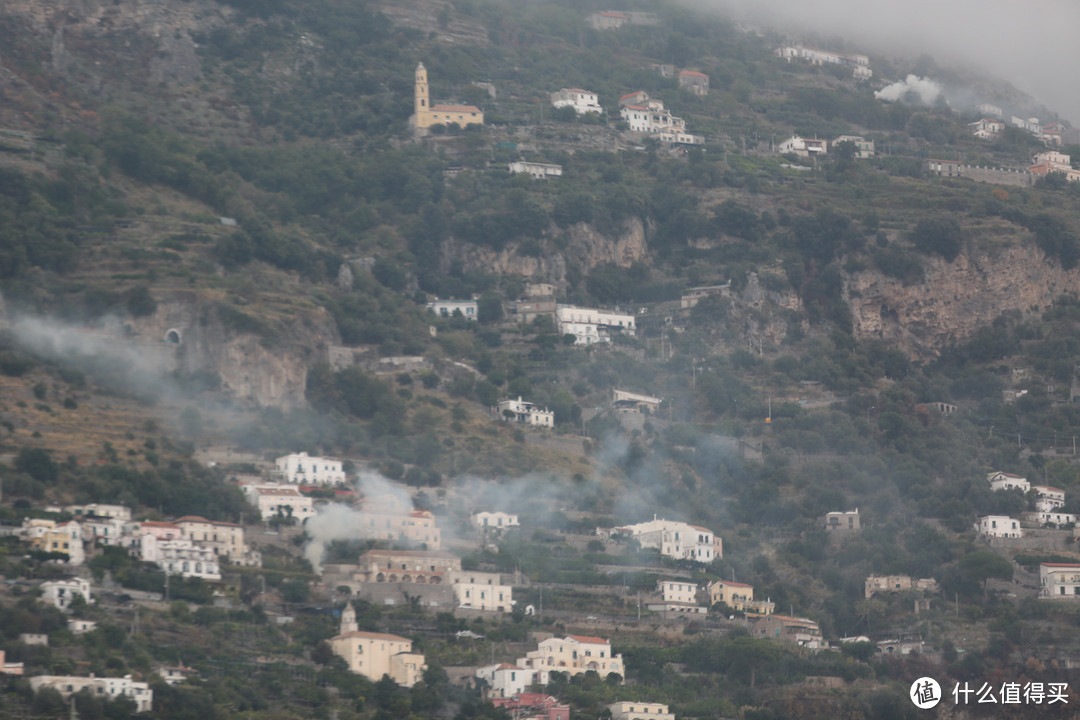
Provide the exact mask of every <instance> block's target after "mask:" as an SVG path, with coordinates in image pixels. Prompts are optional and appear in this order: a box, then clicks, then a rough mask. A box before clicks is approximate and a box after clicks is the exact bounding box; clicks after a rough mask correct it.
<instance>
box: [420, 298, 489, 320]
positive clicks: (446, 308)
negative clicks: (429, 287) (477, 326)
mask: <svg viewBox="0 0 1080 720" xmlns="http://www.w3.org/2000/svg"><path fill="white" fill-rule="evenodd" d="M427 309H428V310H429V311H430V312H433V313H435V314H436V315H438V316H439V317H445V318H448V317H453V316H454V313H455V312H459V313H461V316H462V317H464V318H465V319H466V320H475V319H476V309H477V303H476V300H475V299H474V300H439V299H438V298H436V299H435V300H433V301H432V302H429V303H428V304H427Z"/></svg>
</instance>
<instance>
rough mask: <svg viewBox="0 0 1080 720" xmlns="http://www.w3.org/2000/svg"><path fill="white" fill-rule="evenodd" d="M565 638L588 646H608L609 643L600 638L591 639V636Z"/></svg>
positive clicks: (569, 636)
mask: <svg viewBox="0 0 1080 720" xmlns="http://www.w3.org/2000/svg"><path fill="white" fill-rule="evenodd" d="M566 637H568V638H572V639H574V640H577V641H578V642H579V643H588V644H589V645H610V644H611V641H610V640H607V639H606V638H602V637H592V636H591V635H567V636H566Z"/></svg>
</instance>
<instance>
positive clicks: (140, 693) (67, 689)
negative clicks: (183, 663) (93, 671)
mask: <svg viewBox="0 0 1080 720" xmlns="http://www.w3.org/2000/svg"><path fill="white" fill-rule="evenodd" d="M46 687H48V688H52V689H54V690H56V691H57V692H59V693H60V694H61V695H62V696H64V697H65V698H67V697H70V696H71V695H72V694H74V693H78V692H80V691H81V690H82V689H83V688H89V690H90V692H91V693H92V694H94V695H96V696H98V697H102V698H109V699H110V700H112V699H115V698H117V697H119V696H126V697H128V698H131V699H132V700H134V701H135V712H137V713H148V712H150V711H151V710H152V709H153V705H154V691H153V690H151V689H150V684H149V683H144V682H135V681H134V680H132V679H131V676H130V675H125V676H124V677H122V678H109V677H100V678H99V677H75V676H74V675H38V676H37V677H32V678H30V688H31V689H32V690H33V691H34V692H38V691H39V690H41V689H42V688H46Z"/></svg>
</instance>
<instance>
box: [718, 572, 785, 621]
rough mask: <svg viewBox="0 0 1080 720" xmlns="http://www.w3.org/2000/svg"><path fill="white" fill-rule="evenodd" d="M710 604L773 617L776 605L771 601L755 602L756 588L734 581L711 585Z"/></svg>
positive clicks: (722, 581)
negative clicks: (721, 604)
mask: <svg viewBox="0 0 1080 720" xmlns="http://www.w3.org/2000/svg"><path fill="white" fill-rule="evenodd" d="M708 590H709V604H710V605H715V604H716V603H723V604H725V605H727V606H728V607H729V608H731V609H732V610H736V611H738V612H744V613H747V614H755V615H772V614H773V611H774V610H775V609H776V603H774V602H772V601H771V600H755V599H754V586H753V585H747V584H746V583H739V582H735V581H733V580H717V581H716V582H712V583H709V586H708Z"/></svg>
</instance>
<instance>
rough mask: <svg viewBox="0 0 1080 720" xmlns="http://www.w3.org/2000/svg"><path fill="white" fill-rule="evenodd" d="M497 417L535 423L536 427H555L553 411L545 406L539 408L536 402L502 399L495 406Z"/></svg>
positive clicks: (528, 423) (527, 423)
mask: <svg viewBox="0 0 1080 720" xmlns="http://www.w3.org/2000/svg"><path fill="white" fill-rule="evenodd" d="M496 408H497V410H498V413H499V417H500V418H502V419H503V420H506V421H510V420H513V421H514V422H520V423H525V424H526V425H535V426H536V427H548V428H549V427H555V413H554V412H553V411H551V410H548V409H547V408H544V409H542V410H541V409H540V406H539V405H537V404H536V403H531V402H525V401H524V400H522V399H521V396H520V395H519V396H518V399H517V400H513V399H510V400H503V401H501V402H500V403H499V404H498V405H497V406H496Z"/></svg>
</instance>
